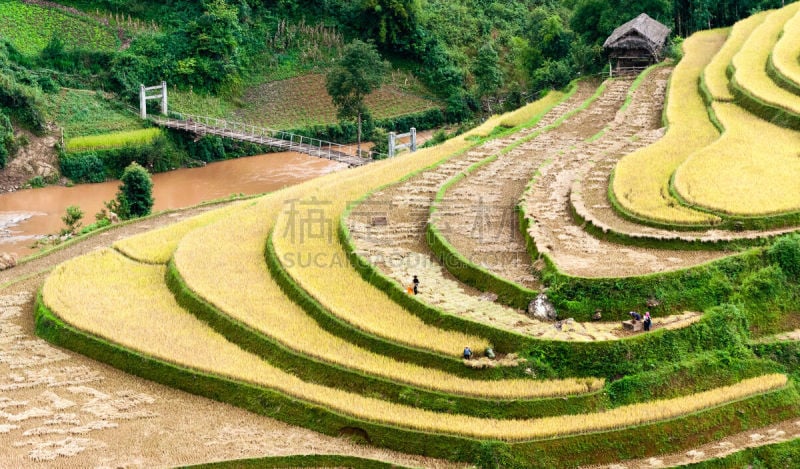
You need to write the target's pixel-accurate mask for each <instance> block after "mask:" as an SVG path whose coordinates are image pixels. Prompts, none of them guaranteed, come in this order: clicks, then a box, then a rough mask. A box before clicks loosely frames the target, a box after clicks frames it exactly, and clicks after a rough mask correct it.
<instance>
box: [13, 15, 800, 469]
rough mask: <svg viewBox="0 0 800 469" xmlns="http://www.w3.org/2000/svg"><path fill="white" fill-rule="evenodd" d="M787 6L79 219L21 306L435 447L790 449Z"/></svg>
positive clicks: (68, 338) (93, 341)
mask: <svg viewBox="0 0 800 469" xmlns="http://www.w3.org/2000/svg"><path fill="white" fill-rule="evenodd" d="M798 10H800V3H793V4H790V5H787V6H786V7H784V8H780V9H775V10H770V11H767V12H765V13H763V14H761V15H757V16H754V17H753V18H754V19H746V20H744V21H741V22H737V23H736V24H735V25H734V26H733V27H732V28H723V29H713V30H706V31H699V32H697V33H694V34H692V35H691V36H689V37H688V38H686V40H685V41H683V43H682V52H683V54H682V55H683V56H682V59H681V60H680V61H679V62H677V63H675V62H667V63H662V64H658V65H655V66H652V67H649V68H648V69H646V70H644V71H643V72H642V73H640V74H639V75H638V76H637V77H635V78H633V77H618V78H614V79H606V80H596V79H582V80H576V81H574V82H573V83H572V84H571V85H570V86H569V87H567V88H565V89H563V90H562V91H553V92H551V93H548V94H546V95H545V96H543V97H542V98H541V99H539V100H537V101H534V102H532V103H530V104H528V105H526V106H524V107H522V108H520V109H518V110H516V111H513V112H510V113H506V114H502V115H497V116H494V117H492V118H490V119H488V120H487V121H486V122H484V123H483V124H482V125H481V126H478V127H476V128H474V129H472V130H471V131H469V132H467V133H466V134H464V135H460V136H457V137H454V138H451V139H449V140H447V141H445V142H443V143H441V144H440V145H437V146H433V147H429V148H425V149H421V150H420V151H418V152H416V153H414V154H411V155H409V154H407V155H401V156H399V157H396V158H393V159H389V160H385V161H380V162H375V163H373V164H370V165H366V166H362V167H358V168H353V169H348V170H346V171H342V172H338V173H333V174H328V175H326V176H323V177H320V178H318V179H315V180H314V181H309V182H307V183H303V184H300V185H297V186H293V187H288V188H285V189H283V190H281V191H277V192H274V193H271V194H267V195H264V196H261V197H258V198H255V199H252V200H246V201H241V202H236V203H231V204H229V205H226V206H224V207H220V208H218V209H215V210H208V211H204V212H203V213H195V214H194V215H195V216H193V217H192V218H185V219H182V220H180V221H176V223H173V224H167V225H159V226H157V227H156V226H154V227H153V228H154V229H152V230H149V231H144V232H139V233H135V234H134V233H132V232H131V231H126V228H125V227H124V226H123V227H121V228H118V229H119V230H121V231H115V230H116V229H111V230H109V231H107V232H106V233H108V234H113V233H116V232H119V233H125V236H121V235H120V236H119V238H118V239H115V240H113V241H111V242H106V241H105V239H108V238H104V237H103V236H94V237H89V238H88V239H86V240H85V242H87V243H89V244H91V245H93V246H95V247H99V248H100V249H91V250H90V249H88V248H87V249H86V250H80V249H78V248H76V249H75V251H73V252H74V253H75V254H78V251H80V252H81V255H77V256H72V255H66V254H65V255H60V254H58V252H56V253H54V254H52V255H53V256H54V257H53V262H52V263H53V264H55V263H57V262H58V263H59V264H58V265H57V266H55V267H54V268H53V269H52V270H51V271H49V272H48V273H46V274H42V275H41V276H38V277H36V278H37V280H36V282H35V283H36V287H37V288H39V290H38V291H39V295H38V296H37V298H36V300H35V303H34V304H33V305H31V306H29V307H28V308H29V309H27V310H26V311H28V312H29V313H31V314H35V318H36V319H35V321H36V324H35V328H36V333H37V334H38V335H39V336H40V337H42V338H44V339H46V340H48V341H50V342H52V343H53V344H56V345H58V346H61V347H65V348H67V349H70V350H73V351H76V352H79V353H81V354H85V355H88V356H90V357H93V358H95V359H97V360H100V361H103V362H105V363H108V364H111V365H113V366H114V367H117V368H119V369H121V370H124V371H125V372H128V373H131V374H135V375H137V376H140V377H144V378H146V379H149V380H152V381H155V382H157V383H160V384H162V385H166V386H170V387H174V388H177V389H182V390H185V391H189V392H191V393H194V394H197V395H200V396H205V397H209V398H212V399H215V400H219V401H222V402H224V403H227V404H232V405H235V406H238V407H241V408H244V409H246V410H248V411H250V412H253V413H256V414H260V415H262V416H264V417H269V418H274V419H277V420H281V421H284V422H286V423H288V424H290V425H292V426H296V427H302V428H304V429H311V430H314V431H316V432H319V433H322V434H325V435H330V436H338V437H341V438H346V439H348V440H351V441H356V442H360V443H361V444H363V445H364V446H365V447H380V448H386V449H389V450H392V451H397V452H401V453H408V454H413V455H419V456H425V457H428V458H436V459H437V460H438V461H433V460H425V461H419V460H417V461H418V462H416V463H414V464H421V465H424V466H426V467H437V466H438V465H443V466H445V465H447V464H451V463H455V464H465V465H466V464H472V465H475V466H477V467H480V468H491V467H503V468H523V467H524V468H531V467H542V468H553V467H585V466H588V467H618V466H619V465H623V466H625V467H652V466H654V465H655V466H659V465H661V466H663V465H668V464H674V465H677V464H689V463H692V464H697V466H695V467H719V466H720V465H722V467H725V465H729V466H733V467H738V466H746V465H748V464H754V465H755V464H762V465H765V466H766V467H793V466H794V465H795V464H794V463H795V462H796V461H797V457H798V444H799V443H800V439H798V434H799V433H798V432H800V425H798V422H800V393H798V390H797V384H798V378H800V377H799V376H798V363H800V362H799V360H798V357H800V344H799V343H798V341H797V336H798V335H797V330H798V328H800V315H799V314H798V308H797V301H798V298H800V286H799V285H798V283H797V279H798V276H800V269H798V265H800V264H799V263H798V259H800V235H798V234H797V232H796V231H797V229H798V223H800V218H798V208H797V204H796V200H795V194H794V193H793V192H787V193H786V194H784V196H783V197H778V196H774V195H773V196H772V197H769V198H759V197H756V195H757V192H761V191H767V190H769V189H770V187H769V186H770V185H775V183H774V182H773V181H777V182H780V181H783V179H781V178H786V181H791V180H796V179H797V174H796V173H797V171H798V167H797V165H796V164H795V161H794V160H792V159H791V158H789V157H786V156H785V154H784V152H787V153H786V154H789V153H791V151H790V150H786V149H791V148H796V143H797V142H798V137H797V135H796V133H797V130H796V126H795V123H796V122H797V120H796V119H797V115H796V114H797V110H796V108H797V107H798V102H800V94H798V93H795V92H792V91H790V90H788V89H787V87H785V86H779V85H778V83H779V82H784V81H786V80H788V81H790V82H791V80H792V78H791V77H792V76H795V75H794V74H793V73H791V70H792V68H793V67H795V66H794V65H792V61H788V62H787V61H785V60H784V61H781V57H797V56H800V47H798V46H797V44H792V45H787V44H786V43H784V42H782V41H784V40H788V39H784V38H787V37H788V38H791V37H792V34H793V27H794V25H795V24H796V22H795V21H794V20H795V19H796V18H797V17H798V15H800V12H798ZM782 48H790V49H791V50H792V51H793V52H788V53H784V54H771V53H770V51H772V50H776V49H777V50H781V49H782ZM770 63H771V64H772V65H770ZM725 64H727V65H725ZM771 68H774V69H777V70H781V74H780V77H779V76H778V74H776V73H774V72H769V70H770V69H771ZM727 70H731V71H732V72H733V73H727ZM798 89H800V87H798ZM724 90H728V91H730V95H731V96H728V95H727V94H726V93H725V92H724ZM786 93H789V94H786ZM779 97H780V99H779ZM775 116H780V118H779V119H775ZM749 131H752V132H753V133H752V134H750V133H749ZM760 139H767V140H769V141H770V144H769V145H767V144H765V143H763V142H762V144H754V143H757V142H759V141H761V140H760ZM732 149H735V150H732ZM795 159H796V158H795ZM764 175H769V178H767V177H764ZM776 178H779V179H776ZM738 180H746V181H750V184H748V185H746V186H739V187H738V188H737V190H731V189H730V186H735V185H736V181H738ZM153 220H156V218H154V219H153ZM76 246H80V244H76ZM46 259H47V257H45V258H44V259H42V260H41V261H42V262H43V263H44V264H47V261H46ZM33 262H38V261H33ZM50 265H52V264H50ZM20 267H21V269H20V275H23V276H25V275H29V274H30V273H31V272H32V271H29V270H28V269H40V268H42V267H43V264H33V263H32V264H31V267H28V266H26V265H25V264H23V265H22V266H20ZM18 268H19V267H18ZM10 275H12V276H13V274H10ZM22 278H26V277H22ZM413 278H417V279H418V280H419V283H418V284H417V283H414V281H413V280H412V279H413ZM542 294H545V295H542ZM9 301H10V300H9ZM632 312H634V313H636V312H638V313H640V314H643V315H645V317H646V318H648V319H645V320H644V321H643V320H642V319H636V320H632V318H633V317H634V316H635V315H634V314H631V313H632ZM465 347H468V348H469V349H470V350H471V353H470V354H467V353H465V352H466V349H465ZM30 366H34V365H30ZM23 397H24V396H23V395H22V394H20V395H19V396H16V395H15V396H13V397H12V398H13V399H17V400H20V401H22V400H23ZM52 402H53V404H52V405H49V404H48V407H47V409H45V410H43V411H42V412H54V411H55V410H51V409H54V408H55V406H57V405H58V404H59V403H60V402H61V401H60V400H52ZM26 405H27V404H26ZM27 411H30V412H32V410H30V409H28V410H27ZM15 425H16V424H15ZM70 425H72V426H77V425H78V424H70ZM160 425H161V423H154V424H153V426H154V427H156V428H158V427H159V426H160ZM18 426H19V428H13V429H10V430H9V434H10V436H9V437H8V438H9V439H10V440H12V441H18V440H16V439H18V438H19V437H20V436H19V435H21V434H23V433H27V432H29V431H31V432H33V431H38V430H34V429H32V427H31V426H29V425H27V424H22V425H18ZM120 426H121V424H120ZM23 427H24V428H23ZM129 428H130V427H129ZM91 432H94V433H92V435H93V436H94V437H95V438H100V437H101V435H102V434H103V432H105V429H93V430H91ZM186 438H187V440H192V439H193V437H192V436H191V435H186ZM193 441H195V440H193ZM299 446H300V445H297V447H293V449H295V451H292V452H293V453H294V452H301V450H300V449H298V448H299ZM14 447H15V448H16V447H18V446H14ZM81 447H82V448H86V447H87V446H86V444H82V446H81ZM324 452H325V451H319V453H324ZM348 452H349V451H348ZM220 453H222V452H220ZM16 454H18V457H20V458H23V460H25V459H24V458H26V457H27V458H28V459H31V458H33V456H32V455H31V453H28V454H27V455H26V454H25V453H24V451H20V452H18V453H16ZM228 454H229V453H224V457H226V458H227V457H229V455H228ZM114 457H116V456H114ZM149 457H150V458H152V457H153V456H149ZM78 458H85V459H80V461H87V460H90V459H91V458H89V457H88V456H78ZM185 458H186V456H185V455H183V454H181V455H177V456H175V457H174V458H172V459H171V461H174V463H175V464H184V463H185ZM716 458H725V459H722V460H717V459H716ZM197 459H203V460H205V459H206V456H203V457H198V458H196V459H193V460H192V462H194V461H197ZM380 459H381V460H383V461H391V462H397V455H396V453H391V454H388V455H384V456H383V457H380ZM78 460H79V459H75V461H78ZM148 461H152V459H149V460H148ZM318 461H319V460H309V461H307V462H305V463H302V464H301V465H302V466H308V467H313V466H314V465H315V464H318ZM267 462H268V461H258V462H253V464H259V463H267ZM163 463H164V460H163V459H159V464H163ZM237 463H239V462H231V464H237ZM331 464H334V465H335V464H337V462H335V461H334V462H331ZM338 464H341V460H340V462H339V463H338ZM355 464H356V466H357V467H358V465H362V464H363V467H380V466H376V465H379V464H380V463H377V462H368V461H361V462H358V463H355Z"/></svg>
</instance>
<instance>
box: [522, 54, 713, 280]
mask: <svg viewBox="0 0 800 469" xmlns="http://www.w3.org/2000/svg"><path fill="white" fill-rule="evenodd" d="M670 72H671V69H670V68H660V69H657V70H655V71H653V72H652V73H651V74H650V75H649V76H648V77H647V78H646V79H645V80H644V82H642V84H641V86H640V87H639V88H638V89H637V91H636V93H635V94H634V98H633V101H632V103H631V105H630V106H629V107H628V109H627V110H626V111H625V112H621V113H619V114H618V115H617V116H616V118H615V119H614V122H613V124H612V125H611V126H610V127H609V128H608V130H607V131H606V132H605V133H604V134H603V135H602V136H601V137H600V138H599V139H596V140H593V141H584V142H581V143H580V144H578V145H575V146H574V147H571V148H570V149H569V150H568V151H566V152H563V153H562V154H559V155H553V156H552V159H553V162H552V164H549V165H545V166H544V167H542V168H540V173H541V175H540V176H539V177H537V179H536V181H535V182H534V184H533V185H532V186H531V189H530V190H529V191H528V192H527V193H526V194H525V196H524V198H523V203H524V204H525V206H526V211H527V213H528V214H531V215H532V217H533V219H534V223H532V224H531V226H530V228H529V233H530V235H531V236H532V238H533V239H534V240H535V242H536V246H537V248H538V250H539V252H542V253H547V254H549V255H550V256H551V257H552V259H553V260H554V261H555V263H556V264H557V265H558V267H559V268H560V269H561V270H562V271H564V272H566V273H568V274H570V275H576V276H583V277H626V276H633V275H644V274H649V273H654V272H664V271H668V270H675V269H678V268H681V267H689V266H692V265H697V264H700V263H703V262H708V261H710V260H713V259H717V258H719V257H723V256H725V255H727V254H729V253H726V252H720V251H677V250H666V249H647V248H640V247H635V246H626V245H620V244H615V243H610V242H606V241H603V240H599V239H597V238H594V237H593V236H591V235H589V234H588V233H587V232H586V231H585V230H584V229H583V227H582V226H580V225H578V224H576V223H575V222H574V220H573V217H572V214H571V213H570V208H569V197H570V191H571V189H572V184H573V181H575V180H580V179H582V178H583V177H584V176H585V175H586V174H587V173H588V171H589V169H590V168H591V167H592V166H593V165H594V163H595V162H596V161H597V160H598V159H601V158H604V157H606V156H607V155H624V154H627V153H630V152H632V151H634V150H636V149H638V148H642V147H644V146H646V145H648V144H650V143H652V142H654V141H655V140H657V139H658V138H660V136H661V135H662V132H663V131H662V130H660V126H661V118H660V116H661V108H662V106H663V101H664V93H665V89H666V84H667V78H668V75H669V73H670ZM543 138H545V139H546V138H547V135H545V136H543ZM556 145H558V144H557V142H551V143H550V145H549V146H556Z"/></svg>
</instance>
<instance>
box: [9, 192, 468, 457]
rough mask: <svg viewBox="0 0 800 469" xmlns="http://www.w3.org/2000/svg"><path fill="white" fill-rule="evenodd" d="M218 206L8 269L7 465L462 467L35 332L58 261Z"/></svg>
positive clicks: (119, 232) (110, 235) (160, 220)
mask: <svg viewBox="0 0 800 469" xmlns="http://www.w3.org/2000/svg"><path fill="white" fill-rule="evenodd" d="M209 209H210V207H201V208H193V209H188V210H186V211H182V212H173V213H169V214H164V215H161V216H157V217H154V218H151V219H148V220H145V221H142V222H139V223H134V224H130V225H126V226H122V227H119V228H116V229H114V230H111V231H109V232H106V233H103V234H101V235H99V236H95V237H92V238H89V239H87V240H85V241H83V242H80V243H78V244H74V245H72V246H70V247H68V248H66V249H64V250H62V251H58V252H55V253H53V254H51V255H49V256H46V257H43V258H40V259H37V260H34V261H31V262H27V263H24V264H21V265H19V266H17V267H15V268H13V269H10V270H7V271H4V272H0V284H2V285H3V287H2V289H1V290H0V447H2V448H3V451H2V452H1V453H0V467H64V466H71V467H172V466H178V465H186V464H198V463H203V462H210V461H218V460H225V459H238V458H246V457H260V456H270V455H290V454H334V453H336V454H349V455H357V456H362V457H368V458H374V459H381V460H385V461H391V462H394V463H397V464H403V465H408V466H420V467H441V468H451V467H463V465H456V464H452V463H447V462H442V461H438V460H433V459H428V458H421V457H416V456H409V455H404V454H401V453H397V452H391V451H386V450H382V449H378V448H372V447H368V446H361V445H356V444H353V443H351V442H350V441H349V440H346V439H342V438H332V437H328V436H325V435H321V434H318V433H315V432H313V431H310V430H306V429H303V428H299V427H293V426H290V425H287V424H285V423H282V422H279V421H276V420H273V419H269V418H265V417H261V416H258V415H256V414H252V413H249V412H247V411H244V410H242V409H238V408H236V407H232V406H229V405H226V404H222V403H219V402H215V401H212V400H209V399H205V398H201V397H197V396H193V395H191V394H187V393H184V392H180V391H177V390H174V389H171V388H168V387H166V386H162V385H159V384H156V383H152V382H149V381H146V380H143V379H139V378H136V377H134V376H130V375H127V374H125V373H123V372H121V371H118V370H116V369H113V368H111V367H108V366H106V365H104V364H101V363H98V362H95V361H93V360H91V359H88V358H86V357H83V356H81V355H77V354H74V353H72V352H69V351H64V350H61V349H58V348H56V347H54V346H52V345H50V344H48V343H46V342H45V341H43V340H41V339H39V338H37V337H35V336H34V333H33V297H34V294H35V292H36V291H37V290H38V288H39V287H40V285H41V283H42V282H43V280H44V278H45V277H46V272H47V271H49V269H51V268H52V267H54V266H55V265H57V264H59V263H60V262H62V261H64V260H66V259H69V258H71V257H74V256H77V255H80V254H83V253H86V252H89V251H91V250H93V249H97V248H99V247H104V246H110V245H111V243H113V242H114V241H115V240H117V239H120V238H124V237H127V236H130V235H133V234H136V233H139V232H141V231H144V230H149V229H152V228H156V227H159V226H163V225H166V224H169V223H172V222H174V221H177V220H180V219H183V218H186V217H188V216H191V215H196V214H198V213H201V212H204V211H206V210H209ZM19 279H23V280H19ZM15 280H16V282H15V283H13V284H11V285H9V282H12V281H15Z"/></svg>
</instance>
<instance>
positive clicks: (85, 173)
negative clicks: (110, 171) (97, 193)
mask: <svg viewBox="0 0 800 469" xmlns="http://www.w3.org/2000/svg"><path fill="white" fill-rule="evenodd" d="M59 165H60V166H61V174H63V175H64V176H65V177H67V178H69V179H71V180H72V181H74V182H103V181H105V180H106V169H105V166H104V165H103V161H102V160H101V159H100V158H99V157H98V156H97V154H96V153H93V152H90V153H81V154H73V155H61V157H60V158H59Z"/></svg>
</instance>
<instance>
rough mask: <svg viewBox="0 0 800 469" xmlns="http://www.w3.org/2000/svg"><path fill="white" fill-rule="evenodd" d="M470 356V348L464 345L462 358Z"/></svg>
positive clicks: (466, 358)
mask: <svg viewBox="0 0 800 469" xmlns="http://www.w3.org/2000/svg"><path fill="white" fill-rule="evenodd" d="M470 358H472V350H470V348H469V346H467V347H464V360H469V359H470Z"/></svg>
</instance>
